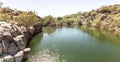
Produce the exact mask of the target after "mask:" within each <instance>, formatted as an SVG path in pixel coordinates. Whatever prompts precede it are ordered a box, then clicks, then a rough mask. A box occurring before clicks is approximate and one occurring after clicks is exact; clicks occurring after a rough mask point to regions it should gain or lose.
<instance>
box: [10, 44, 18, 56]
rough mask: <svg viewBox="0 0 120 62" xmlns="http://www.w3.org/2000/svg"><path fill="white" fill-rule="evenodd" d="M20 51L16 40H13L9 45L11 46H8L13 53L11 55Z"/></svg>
mask: <svg viewBox="0 0 120 62" xmlns="http://www.w3.org/2000/svg"><path fill="white" fill-rule="evenodd" d="M17 52H18V48H17V46H16V45H15V44H14V42H12V43H11V44H10V45H9V48H8V53H9V54H11V55H14V54H16V53H17Z"/></svg>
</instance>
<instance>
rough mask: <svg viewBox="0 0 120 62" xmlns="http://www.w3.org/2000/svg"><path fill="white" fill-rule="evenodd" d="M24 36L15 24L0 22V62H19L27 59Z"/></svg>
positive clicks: (27, 50)
mask: <svg viewBox="0 0 120 62" xmlns="http://www.w3.org/2000/svg"><path fill="white" fill-rule="evenodd" d="M26 44H27V40H26V36H25V35H24V33H23V32H21V30H20V29H19V27H18V26H17V25H15V24H10V23H6V22H3V21H0V62H21V60H22V58H23V57H27V53H28V52H29V51H30V48H26Z"/></svg>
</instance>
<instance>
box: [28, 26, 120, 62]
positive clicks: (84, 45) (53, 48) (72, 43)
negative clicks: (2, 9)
mask: <svg viewBox="0 0 120 62" xmlns="http://www.w3.org/2000/svg"><path fill="white" fill-rule="evenodd" d="M29 47H31V52H30V56H31V57H30V58H29V59H28V62H120V38H119V37H117V36H114V35H113V34H112V33H111V32H109V31H105V30H99V29H93V28H90V27H75V28H74V27H62V28H44V29H43V33H40V34H39V35H37V36H36V37H34V38H33V39H32V41H31V42H30V45H29Z"/></svg>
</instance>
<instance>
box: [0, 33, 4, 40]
mask: <svg viewBox="0 0 120 62" xmlns="http://www.w3.org/2000/svg"><path fill="white" fill-rule="evenodd" d="M2 40H3V36H2V34H1V33H0V41H2Z"/></svg>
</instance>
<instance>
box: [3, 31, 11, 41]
mask: <svg viewBox="0 0 120 62" xmlns="http://www.w3.org/2000/svg"><path fill="white" fill-rule="evenodd" d="M2 35H3V36H4V37H5V38H6V39H8V40H9V41H12V35H11V33H10V32H9V31H6V32H3V33H2Z"/></svg>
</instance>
